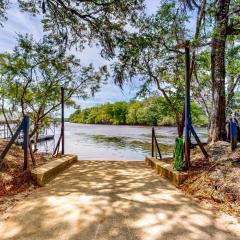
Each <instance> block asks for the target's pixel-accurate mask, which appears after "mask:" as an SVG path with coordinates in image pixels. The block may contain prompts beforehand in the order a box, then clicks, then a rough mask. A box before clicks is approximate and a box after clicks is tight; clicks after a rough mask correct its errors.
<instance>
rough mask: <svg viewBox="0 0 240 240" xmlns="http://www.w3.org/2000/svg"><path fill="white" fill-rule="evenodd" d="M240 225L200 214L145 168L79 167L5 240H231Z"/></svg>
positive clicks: (21, 207) (19, 212)
mask: <svg viewBox="0 0 240 240" xmlns="http://www.w3.org/2000/svg"><path fill="white" fill-rule="evenodd" d="M232 221H236V219H233V220H232V218H230V220H229V219H227V220H226V219H223V218H220V217H217V216H216V215H215V214H214V213H212V212H211V211H209V210H206V209H203V208H201V207H200V206H199V205H197V204H195V203H194V202H193V201H192V200H190V199H189V198H187V197H186V196H185V195H184V194H183V193H181V192H180V191H178V190H177V189H176V188H175V187H173V186H172V185H171V184H169V183H168V182H167V181H165V180H163V179H161V178H160V177H159V176H158V175H156V174H155V173H154V172H153V171H152V170H151V169H149V168H148V167H146V166H145V165H144V163H143V162H120V161H119V162H106V161H80V162H78V163H77V164H75V165H73V166H72V167H71V168H70V169H68V170H67V171H65V172H64V173H63V174H61V175H60V176H59V177H57V178H56V179H55V180H54V181H52V182H51V183H50V184H48V185H47V186H45V187H43V188H41V189H38V190H36V191H35V192H33V193H32V194H31V195H30V196H29V197H28V198H27V199H25V200H24V201H23V202H19V203H18V204H17V205H16V206H15V207H14V208H13V209H12V210H11V211H10V215H9V217H8V219H7V220H6V221H5V222H3V223H1V224H0V239H1V240H6V239H8V240H13V239H14V240H23V239H29V240H39V239H42V240H43V239H44V240H52V239H54V240H65V239H68V240H75V239H76V240H110V239H114V240H138V239H141V240H158V239H161V240H162V239H169V240H174V239H179V240H184V239H186V240H191V239H193V240H196V239H199V240H200V239H201V240H208V239H211V240H214V239H217V240H218V239H219V240H232V239H236V240H237V239H238V240H239V239H240V229H239V228H240V225H239V224H237V223H236V222H235V223H234V222H232Z"/></svg>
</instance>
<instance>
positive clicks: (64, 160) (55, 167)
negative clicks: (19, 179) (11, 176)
mask: <svg viewBox="0 0 240 240" xmlns="http://www.w3.org/2000/svg"><path fill="white" fill-rule="evenodd" d="M76 161H77V156H76V155H64V156H61V157H59V158H57V159H55V160H53V161H51V162H49V163H46V164H44V165H42V166H40V167H37V168H34V169H32V170H31V176H32V178H33V179H34V180H35V181H36V182H37V184H38V185H40V186H44V185H45V184H46V183H48V182H49V181H51V180H52V179H53V178H54V177H56V176H57V174H58V173H60V172H62V171H63V170H65V169H67V168H69V167H70V166H71V165H72V164H73V163H74V162H76Z"/></svg>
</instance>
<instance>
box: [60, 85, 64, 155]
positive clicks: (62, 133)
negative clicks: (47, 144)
mask: <svg viewBox="0 0 240 240" xmlns="http://www.w3.org/2000/svg"><path fill="white" fill-rule="evenodd" d="M61 105H62V126H61V138H62V154H64V152H65V151H64V150H65V149H64V88H63V87H61Z"/></svg>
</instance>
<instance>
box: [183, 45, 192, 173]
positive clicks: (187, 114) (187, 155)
mask: <svg viewBox="0 0 240 240" xmlns="http://www.w3.org/2000/svg"><path fill="white" fill-rule="evenodd" d="M185 65H186V75H185V78H186V86H185V143H184V150H185V151H184V159H185V168H186V170H188V169H189V167H190V144H191V143H190V131H191V130H190V125H191V116H190V48H189V41H186V42H185Z"/></svg>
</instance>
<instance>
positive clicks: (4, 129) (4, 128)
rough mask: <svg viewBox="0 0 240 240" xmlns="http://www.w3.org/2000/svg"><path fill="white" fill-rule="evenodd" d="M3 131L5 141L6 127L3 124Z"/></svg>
mask: <svg viewBox="0 0 240 240" xmlns="http://www.w3.org/2000/svg"><path fill="white" fill-rule="evenodd" d="M3 131H4V133H3V134H4V136H3V138H4V139H6V125H5V123H4V124H3Z"/></svg>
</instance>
